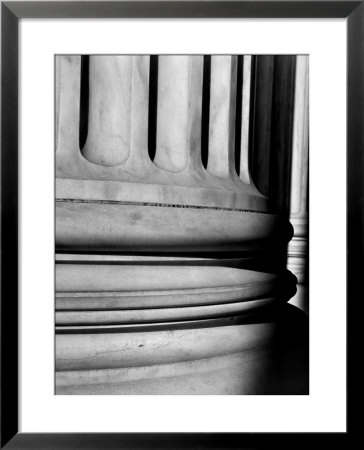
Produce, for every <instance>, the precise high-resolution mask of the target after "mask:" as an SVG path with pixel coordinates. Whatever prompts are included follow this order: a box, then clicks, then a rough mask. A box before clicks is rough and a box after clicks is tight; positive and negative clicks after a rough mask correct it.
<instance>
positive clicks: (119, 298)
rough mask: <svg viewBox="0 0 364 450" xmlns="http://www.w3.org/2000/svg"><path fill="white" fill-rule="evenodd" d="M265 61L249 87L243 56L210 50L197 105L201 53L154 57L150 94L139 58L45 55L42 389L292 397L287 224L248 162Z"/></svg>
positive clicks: (263, 157)
mask: <svg viewBox="0 0 364 450" xmlns="http://www.w3.org/2000/svg"><path fill="white" fill-rule="evenodd" d="M270 63H271V60H270V59H269V58H268V59H265V58H263V59H262V60H261V61H260V60H259V64H258V67H257V69H256V70H258V71H259V70H260V67H261V66H262V67H264V68H265V71H264V76H262V77H261V78H260V79H261V80H264V79H265V80H266V82H267V85H266V86H265V85H264V83H263V81H262V88H263V87H264V89H262V90H259V89H258V90H257V89H256V86H253V85H254V83H253V82H252V76H253V71H252V58H251V56H244V57H241V56H239V57H237V56H225V55H224V56H220V55H217V56H212V57H211V66H210V67H209V69H208V70H210V73H209V77H208V79H209V80H210V83H209V86H208V92H209V95H208V105H207V108H206V107H205V108H203V101H206V98H205V96H204V95H203V92H206V86H205V89H204V85H203V83H204V80H206V79H207V77H205V76H204V75H205V74H204V70H206V67H207V65H206V64H204V56H202V55H193V56H187V55H186V56H167V55H163V56H160V57H158V70H157V72H158V73H157V79H158V83H157V93H156V95H155V96H149V92H150V88H151V84H150V57H149V56H147V55H137V56H122V57H121V56H105V57H104V56H91V57H89V61H88V64H87V66H86V67H87V73H86V74H85V73H83V75H82V77H81V57H79V56H60V57H58V58H57V87H56V100H57V101H56V106H57V111H56V135H57V136H56V143H57V146H56V177H57V178H56V314H55V321H56V393H57V394H282V393H296V394H302V393H307V373H306V369H305V368H306V365H305V364H306V359H307V351H306V350H307V349H306V344H307V324H306V322H305V319H304V318H302V317H301V316H300V314H299V312H297V311H296V310H295V308H293V307H289V306H287V305H286V303H287V302H288V300H289V299H290V298H291V297H292V296H293V295H294V293H295V291H296V286H295V285H296V279H295V277H294V276H293V275H292V274H291V273H290V272H289V271H287V270H286V267H285V265H284V264H283V263H282V259H281V257H280V255H281V253H282V249H283V250H284V249H285V248H286V246H287V242H288V240H289V239H290V237H291V227H290V225H289V222H288V220H287V219H286V218H285V217H283V216H281V215H280V214H277V213H274V212H272V211H271V210H270V209H269V199H268V198H267V193H266V192H263V191H264V182H263V184H262V186H263V188H262V189H261V187H260V186H258V185H257V183H256V182H255V180H254V178H253V177H252V171H251V164H252V161H254V158H253V154H254V151H255V150H254V147H253V148H252V147H251V145H250V144H249V143H250V142H251V138H250V133H251V130H252V125H250V124H249V120H250V117H251V108H252V107H253V106H254V105H255V106H256V105H257V104H258V105H260V106H259V108H261V110H262V111H263V109H264V108H263V106H264V105H266V104H267V102H268V103H269V99H268V100H267V98H266V96H267V92H268V94H269V92H272V90H271V89H272V84H273V80H272V79H270V78H269V73H272V71H271V70H270V69H271V66H270ZM267 68H268V72H267ZM259 73H260V72H259ZM264 77H265V78H264ZM85 79H87V80H88V90H87V95H88V97H87V102H80V100H79V99H80V92H85V89H84V86H82V83H83V82H84V80H85ZM299 82H300V81H299ZM253 88H254V89H255V91H254V95H252V92H253ZM153 101H154V102H156V105H155V107H154V106H153V105H150V104H149V103H150V102H153ZM239 102H240V104H239ZM86 104H87V107H86V106H85V105H86ZM151 106H152V107H151ZM206 110H208V112H209V120H208V126H209V130H208V155H207V164H203V162H202V156H201V139H202V137H201V134H202V123H203V122H206V120H205V121H204V120H203V117H202V114H203V111H206ZM150 111H155V113H156V117H155V118H153V120H152V118H151V117H150V115H149V112H150ZM85 115H86V119H87V127H86V129H87V133H85V131H84V130H85V129H84V128H82V123H81V122H82V120H81V119H80V118H85ZM263 116H264V120H263V122H262V126H263V127H267V126H268V124H269V112H268V113H267V112H265V113H264V114H263ZM297 120H298V119H297ZM152 123H156V132H155V136H156V137H155V139H156V142H155V155H153V156H151V152H150V149H149V148H148V142H150V139H149V138H150V132H151V130H150V127H151V126H152V125H151V124H152ZM238 125H239V126H238ZM82 130H83V131H82ZM236 130H239V132H238V133H237V134H236ZM81 132H82V133H85V134H87V135H86V137H85V139H84V142H83V143H81V141H80V133H81ZM254 133H255V135H257V133H259V124H258V123H255V124H254ZM259 142H260V143H259V145H260V146H261V149H260V152H259V158H260V162H259V164H260V163H261V164H262V172H264V176H263V178H260V179H263V180H264V177H265V176H269V148H266V145H265V144H264V142H263V141H259ZM263 147H264V148H266V151H265V153H264V152H263V151H262V149H263ZM236 152H239V155H238V156H239V158H236ZM236 161H239V164H238V165H237V164H236ZM255 161H256V160H255ZM255 163H256V162H255ZM278 255H279V256H278ZM292 308H293V309H292ZM287 361H289V362H290V363H289V364H288V365H287ZM292 361H294V364H293V365H292ZM302 368H303V369H302Z"/></svg>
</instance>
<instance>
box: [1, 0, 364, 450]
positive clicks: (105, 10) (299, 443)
mask: <svg viewBox="0 0 364 450" xmlns="http://www.w3.org/2000/svg"><path fill="white" fill-rule="evenodd" d="M109 17H114V18H115V17H120V18H121V17H123V18H229V17H234V18H237V17H241V18H346V19H347V76H348V78H347V80H348V81H347V175H348V176H347V286H348V289H347V311H348V317H349V316H350V315H351V313H350V308H349V305H351V304H352V303H354V304H355V301H357V300H358V298H357V293H358V292H361V289H359V288H360V286H359V282H360V280H361V276H362V274H363V273H364V263H363V253H364V252H363V242H364V240H363V225H364V224H363V221H364V213H363V211H364V209H363V203H364V195H363V194H364V183H363V181H362V177H361V173H362V170H363V168H364V165H363V159H364V157H363V155H364V127H363V126H362V125H363V123H364V122H363V121H364V1H315V0H314V1H312V0H311V1H289V0H287V1H259V0H258V1H257V0H256V1H240V0H237V1H188V2H183V1H173V0H171V1H168V2H166V1H113V2H107V1H93V2H82V1H79V2H77V1H68V2H61V1H54V2H53V1H52V2H47V1H45V2H43V1H38V2H36V1H35V2H32V1H30V2H21V1H19V2H18V1H10V2H6V1H5V2H1V65H2V72H1V250H2V251H1V405H0V406H1V443H0V444H1V448H6V449H67V448H70V449H76V448H77V449H106V448H107V449H116V448H121V449H140V448H141V449H144V448H155V449H164V448H171V449H185V448H191V449H205V448H213V449H229V448H271V447H272V446H277V447H278V448H297V447H305V448H307V446H308V445H312V444H313V443H314V445H315V446H316V447H317V446H320V445H325V444H326V445H327V443H328V440H329V439H334V442H335V443H336V444H339V445H340V448H350V446H349V442H348V441H349V438H350V440H351V438H352V436H353V430H352V424H351V415H352V411H351V409H350V407H349V404H348V409H347V432H345V433H315V434H312V433H177V434H176V433H172V434H171V433H135V434H130V433H57V434H52V433H19V432H18V331H19V330H18V182H19V179H18V53H19V46H18V22H19V19H21V18H109ZM347 333H348V345H347V354H348V361H347V367H348V369H347V375H348V386H350V382H351V370H350V367H351V366H350V360H351V354H352V353H353V352H354V350H353V347H352V346H351V345H350V342H351V339H352V338H351V335H352V331H351V328H350V327H349V324H348V326H347ZM350 393H351V391H350V388H348V397H347V398H348V399H350ZM349 419H350V420H349Z"/></svg>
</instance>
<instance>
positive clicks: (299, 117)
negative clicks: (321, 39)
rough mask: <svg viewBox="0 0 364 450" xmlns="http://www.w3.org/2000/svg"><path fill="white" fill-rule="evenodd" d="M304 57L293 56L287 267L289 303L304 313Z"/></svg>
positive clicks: (305, 230) (305, 224) (306, 211)
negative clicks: (291, 289)
mask: <svg viewBox="0 0 364 450" xmlns="http://www.w3.org/2000/svg"><path fill="white" fill-rule="evenodd" d="M308 94H309V91H308V56H304V55H299V56H297V64H296V90H295V107H294V122H293V142H292V168H291V193H290V222H291V223H292V225H293V228H294V235H293V238H292V240H291V241H290V243H289V245H288V269H289V270H290V271H291V272H292V273H293V274H294V275H295V276H296V277H297V281H298V284H297V293H296V295H295V296H294V298H293V299H292V300H291V303H293V304H295V305H297V306H299V307H300V308H302V309H303V310H304V311H305V312H307V313H308V203H307V196H308V184H307V181H308V144H309V141H308V123H309V116H308V98H309V97H308Z"/></svg>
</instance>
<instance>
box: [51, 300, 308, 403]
mask: <svg viewBox="0 0 364 450" xmlns="http://www.w3.org/2000/svg"><path fill="white" fill-rule="evenodd" d="M292 308H293V309H292ZM283 310H284V311H285V312H284V313H283V314H282V311H281V313H280V318H278V315H277V316H276V317H275V318H274V317H273V318H272V317H271V318H270V319H269V320H267V319H265V320H264V321H263V322H259V321H258V320H256V322H255V323H250V324H249V323H248V324H234V325H231V326H217V327H216V326H215V327H214V326H211V327H206V328H197V329H188V330H169V331H151V332H131V333H125V334H123V333H116V334H98V335H94V334H82V335H73V336H72V337H70V336H67V335H57V336H56V348H57V360H56V361H57V362H56V370H57V372H56V393H57V394H61V395H62V394H65V395H67V394H68V395H70V394H102V395H104V394H124V395H125V394H132V395H138V394H141V395H145V394H156V395H159V394H199V395H203V394H207V395H214V394H225V395H230V394H231V395H233V394H234V395H236V394H245V395H249V394H251V395H259V394H278V395H280V394H308V373H307V357H308V351H307V349H308V326H307V321H306V319H305V318H303V317H302V316H301V315H300V314H299V313H298V312H297V311H295V310H296V308H294V307H290V306H289V305H286V307H285V308H283ZM287 311H288V312H287Z"/></svg>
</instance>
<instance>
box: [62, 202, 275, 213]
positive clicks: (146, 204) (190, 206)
mask: <svg viewBox="0 0 364 450" xmlns="http://www.w3.org/2000/svg"><path fill="white" fill-rule="evenodd" d="M56 203H95V204H100V205H128V206H130V205H135V206H156V207H158V208H187V209H207V210H209V209H212V210H218V211H237V212H246V213H256V214H269V213H268V212H266V211H255V210H252V209H238V208H224V207H218V206H197V205H177V204H167V203H150V202H128V201H121V200H87V199H85V200H81V199H75V198H56Z"/></svg>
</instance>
